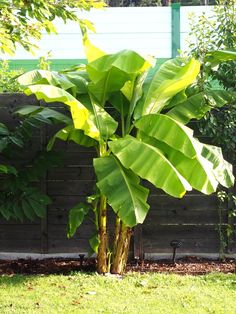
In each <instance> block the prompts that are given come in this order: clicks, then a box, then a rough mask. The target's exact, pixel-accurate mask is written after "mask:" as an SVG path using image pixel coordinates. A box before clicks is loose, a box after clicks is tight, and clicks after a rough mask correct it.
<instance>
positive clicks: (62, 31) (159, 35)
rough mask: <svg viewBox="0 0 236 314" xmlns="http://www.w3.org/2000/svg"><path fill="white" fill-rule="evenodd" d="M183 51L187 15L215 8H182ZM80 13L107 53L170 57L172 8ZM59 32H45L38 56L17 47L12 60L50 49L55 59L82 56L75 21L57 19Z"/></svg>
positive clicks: (187, 27) (210, 10)
mask: <svg viewBox="0 0 236 314" xmlns="http://www.w3.org/2000/svg"><path fill="white" fill-rule="evenodd" d="M180 10H181V11H180V19H181V21H180V33H181V50H183V51H185V50H187V39H188V32H189V30H190V28H189V19H188V16H189V14H190V13H192V12H194V13H195V14H196V15H197V16H198V15H200V14H201V13H202V12H203V11H204V12H206V14H207V15H209V14H212V7H207V6H194V7H188V6H186V7H181V9H180ZM79 16H81V17H82V18H85V19H88V20H90V21H92V22H93V23H94V26H95V28H96V31H97V33H96V34H93V33H90V39H91V41H92V42H93V43H94V44H95V45H96V46H98V47H100V48H101V49H102V50H104V51H106V52H107V53H113V52H117V51H119V50H122V49H132V50H135V51H137V52H139V53H140V54H143V55H152V56H154V57H157V58H171V7H135V8H134V7H129V8H106V9H104V10H91V11H90V12H79ZM55 24H56V27H57V30H58V35H48V34H43V38H42V40H41V42H40V43H39V47H40V49H39V50H38V51H36V54H35V55H32V54H30V53H27V52H26V51H24V49H22V48H18V49H17V52H16V55H15V56H14V57H13V58H11V59H36V58H38V57H40V56H43V55H46V54H47V52H48V51H51V54H52V58H53V59H83V58H85V55H84V52H83V46H82V37H81V33H80V28H79V25H78V24H76V23H74V22H68V23H67V24H64V23H63V22H62V21H59V20H57V21H56V22H55Z"/></svg>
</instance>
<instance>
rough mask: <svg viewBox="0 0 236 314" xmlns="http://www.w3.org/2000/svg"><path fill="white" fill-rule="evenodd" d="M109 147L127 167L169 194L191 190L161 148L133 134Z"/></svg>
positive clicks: (175, 195)
mask: <svg viewBox="0 0 236 314" xmlns="http://www.w3.org/2000/svg"><path fill="white" fill-rule="evenodd" d="M109 147H110V149H111V151H112V152H113V154H114V155H115V156H116V157H117V158H118V159H119V160H120V162H121V163H122V165H123V166H124V167H125V168H127V169H131V170H133V172H134V173H136V174H137V175H139V176H140V177H141V178H143V179H146V180H148V181H150V182H151V183H152V184H154V185H155V186H156V187H157V188H160V189H162V190H164V191H165V192H166V193H168V194H169V195H172V196H174V197H183V196H184V194H185V192H186V191H187V190H191V186H190V184H189V183H188V182H187V181H186V180H185V179H184V177H183V176H182V175H181V174H180V173H179V172H178V170H177V169H176V168H175V167H174V166H173V165H172V164H171V163H170V161H169V160H168V159H167V158H166V157H165V155H164V154H163V152H162V151H161V150H160V149H158V148H156V147H154V146H152V145H150V144H147V143H145V142H142V141H139V140H137V139H136V138H134V137H132V136H126V137H125V138H123V139H119V140H115V141H113V142H110V143H109Z"/></svg>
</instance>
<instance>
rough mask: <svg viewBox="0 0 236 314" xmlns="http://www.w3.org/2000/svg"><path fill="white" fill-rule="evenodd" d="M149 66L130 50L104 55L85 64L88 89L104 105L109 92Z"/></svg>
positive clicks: (118, 87) (119, 87) (131, 79)
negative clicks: (89, 81) (88, 79)
mask: <svg viewBox="0 0 236 314" xmlns="http://www.w3.org/2000/svg"><path fill="white" fill-rule="evenodd" d="M150 66H151V64H150V63H149V62H148V61H147V60H145V59H144V58H143V57H141V56H140V55H139V54H137V53H136V52H134V51H130V50H123V51H120V52H118V53H116V54H112V55H105V56H103V57H101V58H98V59H96V60H95V61H93V62H91V63H89V64H87V71H88V74H89V77H90V79H91V81H92V83H90V85H89V90H90V92H91V93H92V94H93V96H94V97H95V99H96V100H97V101H98V102H99V104H100V105H102V106H104V105H105V102H106V100H107V99H108V95H109V93H111V92H115V91H119V90H120V89H121V88H122V87H123V86H124V84H125V83H126V82H127V81H131V82H133V81H134V80H135V78H136V77H137V76H138V75H139V74H140V73H142V72H143V71H145V70H147V69H149V68H150Z"/></svg>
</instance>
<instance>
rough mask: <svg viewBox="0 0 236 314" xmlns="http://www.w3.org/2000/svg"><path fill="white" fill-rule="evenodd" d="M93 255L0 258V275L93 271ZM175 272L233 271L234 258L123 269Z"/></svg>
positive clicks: (155, 263)
mask: <svg viewBox="0 0 236 314" xmlns="http://www.w3.org/2000/svg"><path fill="white" fill-rule="evenodd" d="M95 262H96V261H95V260H94V259H83V260H82V261H81V259H44V260H33V259H18V260H14V261H12V260H0V275H4V274H5V275H14V274H27V275H33V274H45V275H47V274H69V273H71V272H73V271H83V272H94V271H96V268H95ZM129 271H133V272H141V273H144V272H158V273H177V274H181V275H204V274H207V273H210V272H221V273H236V260H225V261H224V262H220V261H213V260H206V259H199V258H196V257H188V258H184V259H181V260H178V261H176V263H174V264H173V263H171V262H170V261H146V260H143V261H138V262H130V263H129V264H128V265H127V272H129Z"/></svg>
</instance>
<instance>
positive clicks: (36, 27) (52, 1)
mask: <svg viewBox="0 0 236 314" xmlns="http://www.w3.org/2000/svg"><path fill="white" fill-rule="evenodd" d="M103 6H104V4H103V2H101V1H94V0H88V1H84V0H76V1H75V0H64V1H57V0H49V1H45V0H30V1H29V0H2V1H1V2H0V13H1V14H0V51H2V52H3V53H7V54H10V55H13V54H14V53H15V50H16V45H17V44H18V45H21V46H22V47H23V48H24V49H25V50H27V51H33V50H34V49H35V48H37V46H36V44H35V41H38V40H40V39H41V37H42V31H46V32H47V33H48V34H50V33H57V31H56V28H55V26H54V24H53V21H54V20H55V19H56V18H59V19H61V20H62V21H63V22H64V23H66V22H67V21H68V20H72V21H76V22H79V23H81V24H82V25H84V26H86V27H89V28H92V26H91V23H89V22H88V21H86V20H81V19H79V17H78V15H77V11H78V9H82V10H87V11H89V10H90V9H91V8H101V7H103Z"/></svg>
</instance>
